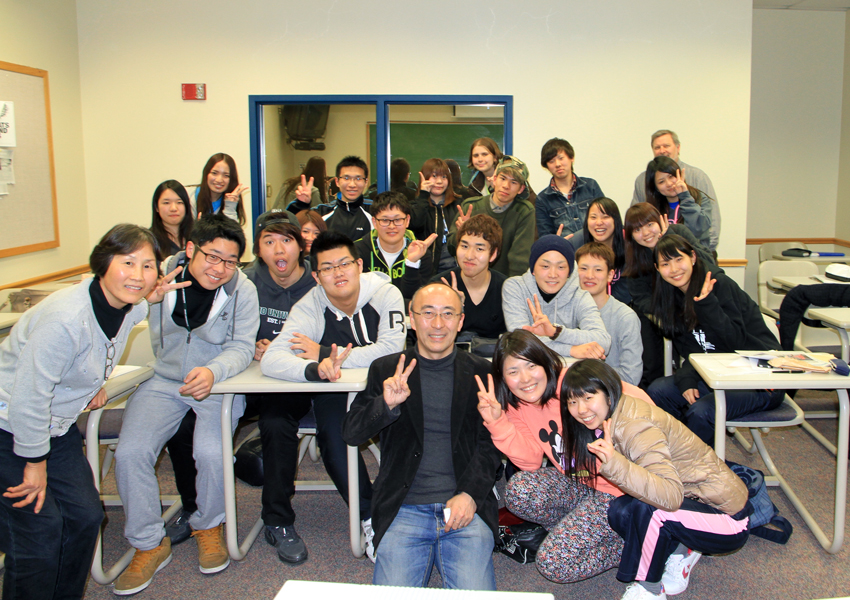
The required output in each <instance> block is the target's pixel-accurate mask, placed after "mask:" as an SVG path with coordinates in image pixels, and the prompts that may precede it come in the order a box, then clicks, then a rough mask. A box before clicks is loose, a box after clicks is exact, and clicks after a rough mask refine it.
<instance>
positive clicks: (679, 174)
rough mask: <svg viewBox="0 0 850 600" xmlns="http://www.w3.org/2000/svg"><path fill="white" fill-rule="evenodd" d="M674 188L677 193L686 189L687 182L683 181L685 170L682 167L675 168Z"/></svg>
mask: <svg viewBox="0 0 850 600" xmlns="http://www.w3.org/2000/svg"><path fill="white" fill-rule="evenodd" d="M675 186H676V187H675V188H674V189H675V190H676V193H677V194H681V193H682V192H687V191H688V184H687V183H685V170H684V169H676V182H675Z"/></svg>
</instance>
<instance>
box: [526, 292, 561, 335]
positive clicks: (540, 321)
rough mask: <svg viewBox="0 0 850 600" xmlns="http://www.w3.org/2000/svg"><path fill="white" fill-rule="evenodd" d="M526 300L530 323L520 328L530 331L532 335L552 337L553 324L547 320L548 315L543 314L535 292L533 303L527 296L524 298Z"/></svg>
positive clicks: (553, 331)
mask: <svg viewBox="0 0 850 600" xmlns="http://www.w3.org/2000/svg"><path fill="white" fill-rule="evenodd" d="M525 301H526V302H528V310H530V311H531V320H532V321H533V323H532V324H531V325H523V326H522V328H523V329H525V330H526V331H530V332H531V333H533V334H534V335H539V336H546V337H552V336H553V335H555V326H554V325H552V323H551V322H550V321H549V317H547V316H546V315H545V314H543V309H542V308H540V299H539V298H538V297H537V294H534V304H532V303H531V300H530V299H529V298H526V299H525Z"/></svg>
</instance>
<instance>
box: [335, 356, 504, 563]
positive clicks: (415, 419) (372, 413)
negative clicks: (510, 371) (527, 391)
mask: <svg viewBox="0 0 850 600" xmlns="http://www.w3.org/2000/svg"><path fill="white" fill-rule="evenodd" d="M404 355H405V364H406V365H409V364H410V361H411V360H412V359H413V358H415V357H416V351H415V350H414V349H412V348H409V349H407V350H406V351H405V352H404ZM398 359H399V354H391V355H389V356H384V357H383V358H379V359H378V360H376V361H375V362H374V363H372V366H371V367H369V379H368V381H367V383H366V389H365V390H363V391H362V392H360V393H359V394H357V398H356V399H355V400H354V402H353V403H352V405H351V409H350V410H349V411H348V414H347V415H346V417H345V421H344V422H343V424H342V439H343V440H345V443H346V444H349V445H351V446H356V445H360V444H363V443H365V442H366V441H367V440H369V439H371V438H372V437H374V436H375V435H377V434H378V433H380V434H381V468H380V471H379V473H378V478H377V479H376V480H375V487H374V495H373V497H372V528H373V529H374V531H375V547H376V548H377V547H378V544H379V543H380V541H381V538H382V537H383V535H384V534H385V533H386V532H387V529H389V527H390V525H391V524H392V522H393V519H395V517H396V515H397V514H398V511H399V509H400V508H401V505H402V504H403V503H404V499H405V497H406V496H407V492H408V491H409V489H410V484H411V483H413V478H414V477H415V476H416V472H417V470H418V469H419V463H420V461H421V460H422V447H423V435H424V433H423V429H424V416H423V413H422V393H421V383H420V379H419V368H418V367H416V368H414V369H413V372H412V373H411V374H410V378H409V379H408V381H407V385H408V386H409V387H410V396H409V397H408V398H407V400H405V401H404V402H403V403H402V404H401V405H399V406H397V407H396V408H395V409H393V410H390V409H389V408H388V407H387V403H386V402H385V401H384V396H383V388H384V380H385V379H387V378H389V377H392V376H393V375H394V374H395V370H396V367H397V366H398ZM491 372H492V370H491V365H490V363H489V362H487V361H486V360H484V359H483V358H478V357H477V356H474V355H472V354H469V353H467V352H458V353H457V358H456V359H455V373H454V394H453V396H452V406H451V411H452V412H451V422H452V448H451V452H452V462H453V464H454V472H455V479H456V481H457V489H456V490H455V494H459V493H460V492H466V493H467V494H469V495H470V496H472V499H473V500H475V504H476V507H477V510H476V512H477V514H478V516H479V517H481V518H482V519H483V520H484V522H485V523H487V525H488V526H489V527H490V529H491V530H492V531H493V536H494V539H495V536H496V534H497V531H498V527H499V515H498V512H499V505H498V502H497V501H496V497H495V495H494V494H493V485H494V484H495V482H496V470H497V469H498V467H499V464H500V462H501V459H500V455H499V451H498V450H496V447H495V446H494V445H493V440H492V438H491V437H490V432H489V431H488V430H487V429H486V428H485V427H484V421H483V419H482V418H481V415H480V413H479V412H478V386H477V385H476V383H475V378H474V376H475V375H478V376H479V377H481V379H482V380H486V376H487V374H488V373H491ZM446 451H447V452H448V451H449V449H448V448H446ZM447 500H448V498H447Z"/></svg>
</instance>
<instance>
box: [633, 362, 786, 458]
mask: <svg viewBox="0 0 850 600" xmlns="http://www.w3.org/2000/svg"><path fill="white" fill-rule="evenodd" d="M697 391H698V392H699V399H697V401H696V402H694V403H693V404H688V401H687V400H685V397H684V396H682V392H680V391H679V388H678V387H677V386H676V382H675V378H674V377H672V376H671V377H660V378H658V379H656V380H655V381H653V382H652V385H650V386H649V387H648V388H647V390H646V393H647V394H649V397H650V398H652V401H653V402H655V404H656V405H657V406H658V407H659V408H663V409H664V410H665V411H667V412H668V413H670V414H671V415H673V416H674V417H676V418H677V419H679V420H680V421H682V422H683V423H684V424H685V425H686V426H687V428H688V429H690V430H691V431H693V432H694V434H696V436H697V437H698V438H699V439H701V440H702V441H703V442H705V443H706V444H708V445H709V446H711V447H712V448H713V447H714V390H713V389H711V388H710V387H708V386H707V385H705V383H704V382H702V381H700V382H699V385H697ZM784 397H785V390H773V391H771V390H727V391H726V420H727V421H730V420H732V419H736V418H738V417H743V416H745V415H749V414H751V413H754V412H759V411H762V410H772V409H774V408H776V407H777V406H779V405H780V404H782V399H783V398H784Z"/></svg>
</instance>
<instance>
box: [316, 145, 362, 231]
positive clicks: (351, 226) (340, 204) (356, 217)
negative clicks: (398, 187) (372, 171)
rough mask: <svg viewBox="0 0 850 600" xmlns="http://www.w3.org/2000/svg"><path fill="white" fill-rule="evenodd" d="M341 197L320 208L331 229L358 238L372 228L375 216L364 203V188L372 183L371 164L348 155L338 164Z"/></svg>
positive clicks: (337, 181) (337, 180)
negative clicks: (370, 177) (370, 181)
mask: <svg viewBox="0 0 850 600" xmlns="http://www.w3.org/2000/svg"><path fill="white" fill-rule="evenodd" d="M336 185H337V186H338V187H339V192H340V194H339V200H338V201H337V203H336V206H335V207H333V208H330V207H329V206H327V205H322V206H319V207H317V209H318V210H319V212H320V213H322V214H323V217H322V218H323V219H324V220H325V223H326V224H327V226H328V229H330V230H332V231H338V232H340V233H342V234H345V235H346V236H348V237H349V238H350V239H352V240H359V239H360V238H362V237H363V236H365V235H367V234H368V233H369V232H370V231H371V230H372V216H371V215H370V214H369V213H368V212H367V211H366V209H365V208H364V206H363V202H364V200H363V190H365V189H366V186H368V185H369V167H368V166H367V165H366V163H365V162H364V161H363V159H362V158H360V157H359V156H346V157H345V158H343V159H342V160H341V161H339V164H338V165H337V166H336Z"/></svg>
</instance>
